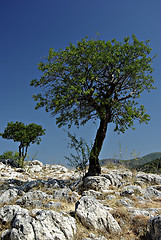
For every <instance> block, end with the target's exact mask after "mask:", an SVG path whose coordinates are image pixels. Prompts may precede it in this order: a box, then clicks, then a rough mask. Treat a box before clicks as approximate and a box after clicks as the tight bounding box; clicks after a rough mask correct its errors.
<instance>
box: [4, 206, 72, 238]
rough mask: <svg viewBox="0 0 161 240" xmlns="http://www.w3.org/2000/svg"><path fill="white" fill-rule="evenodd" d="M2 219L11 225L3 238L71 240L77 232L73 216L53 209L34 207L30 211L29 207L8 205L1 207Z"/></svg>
mask: <svg viewBox="0 0 161 240" xmlns="http://www.w3.org/2000/svg"><path fill="white" fill-rule="evenodd" d="M0 219H1V220H3V221H5V223H10V225H11V229H8V230H7V231H4V232H3V233H2V236H1V239H2V240H5V239H11V240H14V239H18V240H24V239H26V240H38V239H42V240H43V239H48V240H53V239H57V240H71V239H73V238H74V235H75V234H76V222H75V219H74V218H73V217H71V216H69V215H68V214H66V213H60V212H55V211H51V210H38V209H33V210H32V211H31V213H29V211H28V210H27V209H23V208H20V207H19V206H16V205H14V206H9V205H8V206H5V207H3V208H1V209H0Z"/></svg>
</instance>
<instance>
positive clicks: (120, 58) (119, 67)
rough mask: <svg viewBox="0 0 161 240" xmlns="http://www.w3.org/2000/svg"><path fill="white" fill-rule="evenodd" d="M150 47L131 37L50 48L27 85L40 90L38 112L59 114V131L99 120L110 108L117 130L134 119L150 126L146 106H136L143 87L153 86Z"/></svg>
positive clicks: (82, 41)
mask: <svg viewBox="0 0 161 240" xmlns="http://www.w3.org/2000/svg"><path fill="white" fill-rule="evenodd" d="M148 43H149V41H146V42H145V43H144V42H143V41H142V42H139V41H138V40H137V38H136V37H135V36H134V35H133V36H132V40H130V38H129V37H127V38H124V40H123V42H117V41H116V40H112V41H103V40H94V39H90V40H88V39H87V38H85V39H82V40H81V41H78V42H77V46H75V45H73V44H71V43H70V44H69V46H68V47H66V49H65V50H59V51H58V52H56V51H54V49H50V50H49V55H48V57H47V58H46V59H44V62H40V63H39V64H38V69H39V70H40V71H41V72H42V73H43V75H42V77H41V78H40V80H37V79H35V80H32V81H31V85H32V86H35V87H40V88H42V89H43V91H42V93H39V94H37V95H34V99H35V100H36V101H37V102H38V103H37V106H36V108H39V107H43V106H45V108H46V111H47V112H50V113H51V114H52V115H53V116H55V115H57V124H58V126H59V127H61V126H62V125H65V124H68V126H69V127H70V126H71V124H72V123H74V124H76V125H78V126H79V123H80V124H85V123H86V122H87V121H88V120H89V119H96V118H101V117H103V116H105V115H106V109H109V108H110V110H111V119H110V121H111V122H114V123H115V126H116V128H115V130H116V131H119V132H120V131H121V132H124V131H125V129H126V128H129V127H132V126H133V120H134V119H138V120H139V122H140V123H141V122H148V121H149V115H147V114H145V109H144V106H143V105H140V106H137V105H138V103H137V102H136V98H138V97H140V94H141V93H142V92H143V91H144V90H145V89H146V90H148V91H149V90H150V89H153V88H154V87H153V82H154V79H153V77H152V72H153V68H152V66H151V64H152V60H153V58H151V57H150V56H149V55H150V52H151V48H150V47H149V45H148Z"/></svg>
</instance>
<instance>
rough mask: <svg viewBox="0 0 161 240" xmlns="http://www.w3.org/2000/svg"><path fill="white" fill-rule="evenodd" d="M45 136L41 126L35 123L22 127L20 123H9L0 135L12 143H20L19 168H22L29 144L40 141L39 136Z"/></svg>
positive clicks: (22, 124)
mask: <svg viewBox="0 0 161 240" xmlns="http://www.w3.org/2000/svg"><path fill="white" fill-rule="evenodd" d="M44 134H45V129H42V126H40V125H37V124H35V123H30V124H29V125H24V123H22V122H17V121H16V122H15V123H13V122H9V123H8V124H7V127H6V128H5V130H4V133H1V134H0V135H1V136H2V138H5V139H12V140H13V141H14V142H20V145H19V157H18V163H19V166H20V167H23V164H24V159H25V157H26V155H27V150H28V147H29V146H30V144H34V143H37V144H39V143H40V141H41V138H40V137H41V136H42V135H44Z"/></svg>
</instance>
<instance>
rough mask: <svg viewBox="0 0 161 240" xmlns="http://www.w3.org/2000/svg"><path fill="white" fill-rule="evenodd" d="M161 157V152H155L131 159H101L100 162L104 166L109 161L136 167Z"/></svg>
mask: <svg viewBox="0 0 161 240" xmlns="http://www.w3.org/2000/svg"><path fill="white" fill-rule="evenodd" d="M159 158H161V152H155V153H150V154H147V155H145V156H143V157H137V158H135V159H130V160H118V159H114V158H109V159H102V160H101V161H100V164H101V165H102V166H103V165H107V164H109V163H113V164H123V165H125V166H127V167H129V168H136V167H137V166H140V165H143V164H146V163H148V162H151V161H153V160H156V159H159Z"/></svg>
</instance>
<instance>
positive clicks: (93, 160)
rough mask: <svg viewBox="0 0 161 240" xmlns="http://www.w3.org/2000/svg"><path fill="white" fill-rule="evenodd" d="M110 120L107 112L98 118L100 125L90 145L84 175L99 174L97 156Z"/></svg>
mask: <svg viewBox="0 0 161 240" xmlns="http://www.w3.org/2000/svg"><path fill="white" fill-rule="evenodd" d="M109 121H110V115H109V114H108V115H107V116H105V117H104V118H101V119H100V126H99V128H98V130H97V134H96V138H95V141H94V145H93V147H92V150H91V153H90V158H89V169H88V172H87V174H86V176H85V177H87V176H96V175H99V174H101V166H100V163H99V159H98V156H99V154H100V152H101V149H102V145H103V141H104V139H105V137H106V132H107V126H108V123H109Z"/></svg>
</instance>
